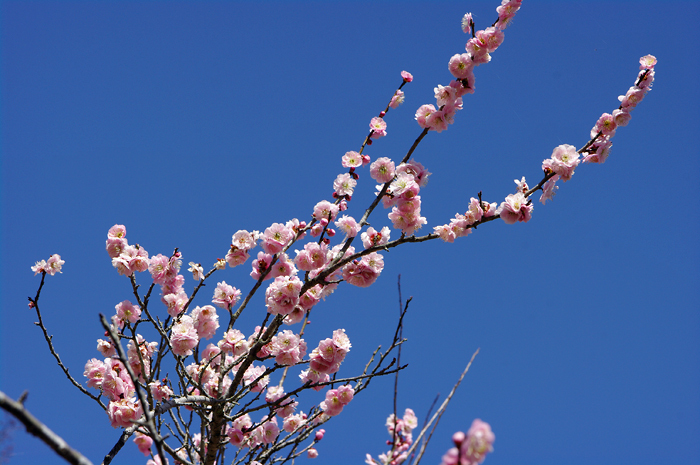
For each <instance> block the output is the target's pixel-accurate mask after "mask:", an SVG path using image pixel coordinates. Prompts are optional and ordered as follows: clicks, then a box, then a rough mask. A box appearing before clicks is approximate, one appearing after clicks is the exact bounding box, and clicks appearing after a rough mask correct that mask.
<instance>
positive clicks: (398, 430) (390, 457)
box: [365, 408, 418, 465]
mask: <svg viewBox="0 0 700 465" xmlns="http://www.w3.org/2000/svg"><path fill="white" fill-rule="evenodd" d="M417 426H418V418H416V414H415V413H413V410H411V409H410V408H407V409H406V410H405V411H404V414H403V417H402V418H396V417H395V416H394V414H393V413H392V414H391V415H389V417H388V418H387V419H386V428H387V430H388V431H389V435H390V436H391V438H392V440H391V441H387V444H389V445H391V449H390V450H389V451H387V452H386V453H384V454H379V456H378V457H377V459H374V458H372V456H371V455H370V454H367V456H366V459H365V463H367V465H398V464H400V463H403V462H404V461H405V460H406V459H407V458H408V449H409V448H410V447H411V444H413V430H414V429H416V427H417Z"/></svg>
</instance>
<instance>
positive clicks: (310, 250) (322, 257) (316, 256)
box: [294, 242, 328, 271]
mask: <svg viewBox="0 0 700 465" xmlns="http://www.w3.org/2000/svg"><path fill="white" fill-rule="evenodd" d="M296 253H297V256H296V258H295V259H294V262H295V263H296V265H297V267H299V269H300V270H302V271H311V270H314V269H316V268H321V267H322V266H323V265H325V264H326V261H327V255H328V248H327V246H326V244H325V243H323V242H322V243H320V244H317V243H315V242H309V243H307V244H304V250H302V251H299V250H297V251H296Z"/></svg>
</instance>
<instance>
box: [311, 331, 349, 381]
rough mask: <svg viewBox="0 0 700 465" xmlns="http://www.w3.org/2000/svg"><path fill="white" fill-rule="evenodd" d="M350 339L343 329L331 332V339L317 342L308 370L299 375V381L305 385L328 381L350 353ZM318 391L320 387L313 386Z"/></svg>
mask: <svg viewBox="0 0 700 465" xmlns="http://www.w3.org/2000/svg"><path fill="white" fill-rule="evenodd" d="M351 347H352V344H350V339H349V338H348V336H347V335H346V334H345V330H344V329H336V330H335V331H333V337H332V338H326V339H324V340H322V341H321V342H319V344H318V347H316V348H315V349H314V350H312V351H311V355H310V357H309V358H310V363H309V368H308V369H307V370H304V371H302V372H301V374H300V375H299V378H301V381H302V382H303V383H304V384H306V383H325V382H328V381H329V380H330V375H331V374H333V373H336V372H337V371H338V370H339V369H340V364H341V363H343V360H345V356H346V355H347V354H348V352H350V348H351ZM313 389H314V390H316V391H320V390H321V387H320V386H313Z"/></svg>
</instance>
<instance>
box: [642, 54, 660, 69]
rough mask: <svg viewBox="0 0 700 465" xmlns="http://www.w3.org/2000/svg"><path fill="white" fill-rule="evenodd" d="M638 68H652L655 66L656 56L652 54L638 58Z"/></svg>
mask: <svg viewBox="0 0 700 465" xmlns="http://www.w3.org/2000/svg"><path fill="white" fill-rule="evenodd" d="M639 64H640V66H639V69H654V66H656V57H655V56H654V55H646V56H643V57H642V58H640V59H639Z"/></svg>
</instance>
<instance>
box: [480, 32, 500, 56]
mask: <svg viewBox="0 0 700 465" xmlns="http://www.w3.org/2000/svg"><path fill="white" fill-rule="evenodd" d="M476 37H477V38H479V39H480V40H481V41H482V42H483V43H485V44H486V50H488V52H489V53H493V52H494V51H495V50H496V49H497V48H498V47H499V46H500V45H501V44H502V43H503V38H504V34H503V31H502V30H500V29H497V28H495V27H487V28H486V29H484V30H483V31H478V32H477V33H476Z"/></svg>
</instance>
